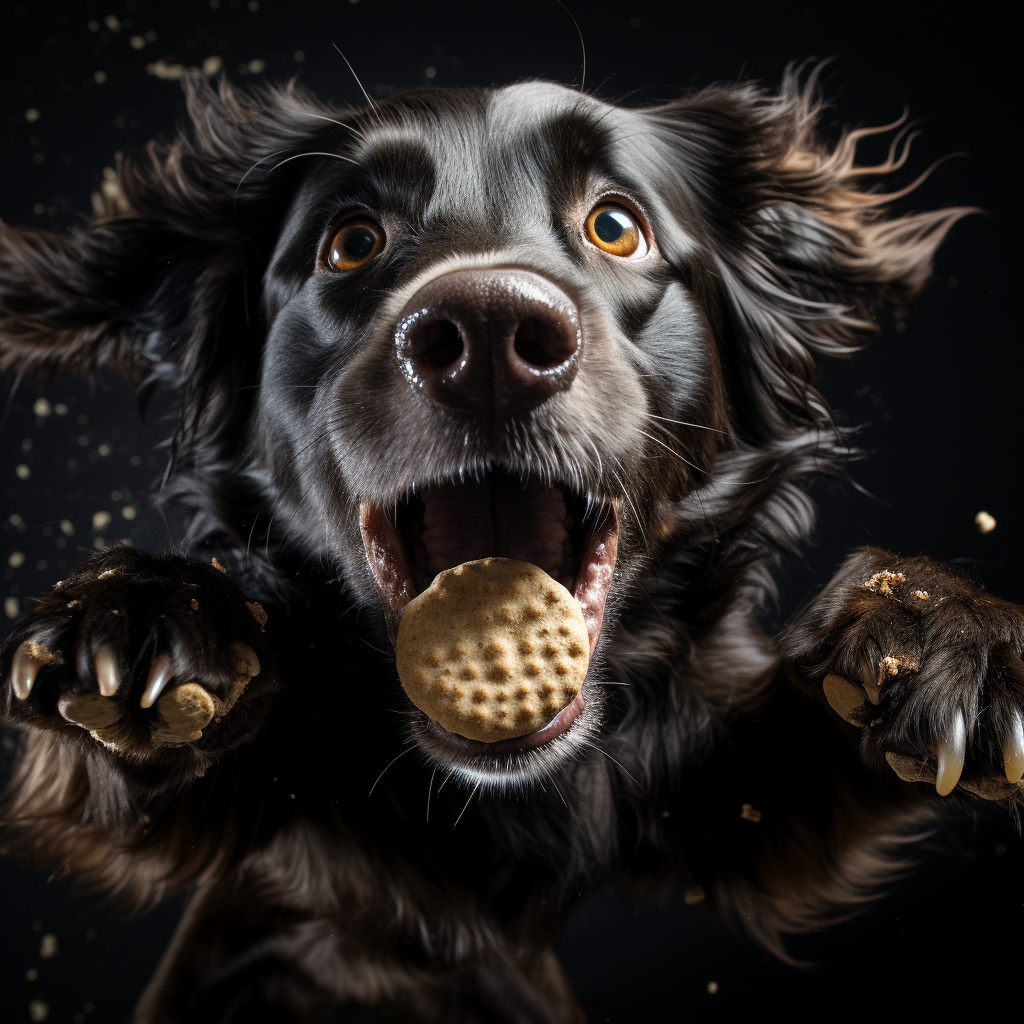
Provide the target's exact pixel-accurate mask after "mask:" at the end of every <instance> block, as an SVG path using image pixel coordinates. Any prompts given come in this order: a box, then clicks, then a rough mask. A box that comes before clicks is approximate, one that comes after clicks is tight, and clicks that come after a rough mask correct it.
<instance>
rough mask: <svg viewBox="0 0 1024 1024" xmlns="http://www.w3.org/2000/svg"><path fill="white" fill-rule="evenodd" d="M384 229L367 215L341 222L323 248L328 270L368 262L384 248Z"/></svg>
mask: <svg viewBox="0 0 1024 1024" xmlns="http://www.w3.org/2000/svg"><path fill="white" fill-rule="evenodd" d="M386 240H387V239H386V237H385V235H384V229H383V228H382V227H381V226H380V225H379V224H378V223H376V222H375V221H372V220H370V219H369V218H368V217H359V218H357V219H356V220H349V221H346V222H345V223H344V224H342V225H341V226H340V227H339V228H338V229H337V231H335V232H334V235H333V236H332V238H331V240H330V242H329V243H328V245H327V248H326V249H325V250H324V264H325V265H326V267H327V269H328V270H355V268H356V267H361V266H362V265H363V264H364V263H369V262H370V260H372V259H373V257H374V256H376V255H377V253H379V252H380V251H381V249H383V248H384V242H385V241H386Z"/></svg>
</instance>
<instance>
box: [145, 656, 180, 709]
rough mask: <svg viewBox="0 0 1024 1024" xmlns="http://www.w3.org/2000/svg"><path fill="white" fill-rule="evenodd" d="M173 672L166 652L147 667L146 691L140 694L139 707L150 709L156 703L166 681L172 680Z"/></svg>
mask: <svg viewBox="0 0 1024 1024" xmlns="http://www.w3.org/2000/svg"><path fill="white" fill-rule="evenodd" d="M175 672H176V669H175V667H174V662H173V661H171V656H170V655H169V654H168V653H167V652H166V651H164V653H163V654H158V655H157V656H156V657H155V658H154V659H153V663H152V664H151V665H150V666H149V675H148V676H147V677H146V689H145V690H143V692H142V700H140V701H139V707H141V708H151V707H152V706H153V705H154V704H155V703H156V699H157V697H159V696H160V694H161V693H162V692H163V689H164V687H165V686H166V685H167V682H168V680H169V679H173V678H174V674H175Z"/></svg>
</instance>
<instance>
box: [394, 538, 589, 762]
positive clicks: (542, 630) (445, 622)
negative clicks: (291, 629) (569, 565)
mask: <svg viewBox="0 0 1024 1024" xmlns="http://www.w3.org/2000/svg"><path fill="white" fill-rule="evenodd" d="M396 647H397V662H398V677H399V679H400V680H401V682H402V686H403V687H404V688H405V692H406V693H407V694H408V695H409V699H410V700H411V701H412V702H413V703H414V704H415V705H416V707H418V708H419V709H420V710H421V711H422V712H423V713H424V714H426V715H427V716H428V717H429V718H432V719H433V720H434V721H435V722H438V723H439V724H440V725H442V726H443V727H444V728H445V729H447V730H448V731H449V732H453V733H457V734H458V735H460V736H465V737H466V738H467V739H472V740H482V741H483V742H485V743H494V742H496V741H498V740H504V739H511V738H513V737H516V736H525V735H527V734H528V733H531V732H536V731H537V730H538V729H540V728H542V727H543V726H545V725H546V724H547V723H548V722H550V721H551V719H552V718H554V717H555V715H557V714H558V712H559V711H561V710H562V709H563V708H565V707H566V706H567V705H569V704H570V703H571V702H572V701H573V700H574V699H575V697H576V695H577V694H578V693H579V692H580V690H581V689H582V688H583V680H584V679H585V678H586V675H587V666H588V665H589V663H590V639H589V637H588V635H587V626H586V622H585V621H584V619H583V609H582V607H581V606H580V603H579V602H578V601H577V600H576V599H575V598H574V597H573V596H572V594H570V593H569V591H568V590H566V589H565V587H563V586H562V585H561V584H560V583H558V582H557V581H556V580H554V579H552V578H551V577H550V576H549V575H548V574H547V573H546V572H544V570H543V569H541V568H539V567H538V566H536V565H532V564H531V563H529V562H520V561H517V560H515V559H511V558H481V559H478V560H477V561H473V562H464V563H463V564H462V565H457V566H455V568H454V569H448V570H446V571H445V572H442V573H439V574H438V576H437V577H436V578H435V579H434V582H433V583H432V584H431V585H430V586H429V587H428V588H427V589H426V590H425V591H423V593H422V594H420V595H418V596H417V597H415V598H413V600H412V601H410V602H409V604H408V605H406V607H405V609H404V611H403V612H402V618H401V620H400V622H399V625H398V640H397V644H396Z"/></svg>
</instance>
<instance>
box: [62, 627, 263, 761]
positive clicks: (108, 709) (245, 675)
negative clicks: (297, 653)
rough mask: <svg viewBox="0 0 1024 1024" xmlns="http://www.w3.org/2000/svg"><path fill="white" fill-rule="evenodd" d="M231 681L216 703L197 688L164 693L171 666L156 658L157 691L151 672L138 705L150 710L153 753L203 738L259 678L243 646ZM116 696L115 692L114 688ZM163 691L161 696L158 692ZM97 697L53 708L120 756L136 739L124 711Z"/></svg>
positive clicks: (65, 700)
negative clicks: (155, 747)
mask: <svg viewBox="0 0 1024 1024" xmlns="http://www.w3.org/2000/svg"><path fill="white" fill-rule="evenodd" d="M231 650H232V654H233V656H234V669H235V677H234V680H233V682H232V685H231V689H230V691H229V692H228V694H227V696H226V697H224V698H219V697H216V696H214V695H213V694H212V693H210V692H209V690H207V689H206V688H205V687H204V686H202V685H200V684H199V683H198V682H194V681H193V682H186V683H181V684H179V685H177V686H173V687H171V688H170V689H167V690H164V689H163V684H164V683H166V681H167V680H168V679H170V678H172V677H173V676H174V666H173V664H172V662H171V660H170V657H169V656H168V655H166V654H161V655H159V656H158V657H157V658H156V659H155V660H154V662H153V666H154V669H155V670H156V673H155V674H156V676H157V677H158V679H159V680H160V688H159V690H157V691H156V692H153V677H154V671H153V670H151V671H150V681H149V684H148V685H147V688H146V693H145V694H144V695H143V698H142V700H141V702H140V707H141V708H143V709H146V708H149V707H153V708H154V710H155V712H156V715H155V721H154V722H153V723H152V726H151V732H150V739H151V742H152V743H153V745H154V746H157V747H174V746H181V745H182V744H185V743H194V742H195V741H196V740H198V739H200V738H201V737H202V735H203V730H204V729H205V728H206V727H207V726H208V725H209V724H210V722H211V721H214V719H216V720H217V721H220V719H221V718H222V717H223V716H224V715H226V714H227V713H228V712H229V711H230V710H231V708H232V707H234V704H235V702H236V701H237V700H238V698H239V697H240V696H241V695H242V692H243V691H244V690H245V687H246V686H247V685H248V683H249V680H250V679H252V678H253V677H254V676H257V675H259V673H260V663H259V659H258V658H257V657H256V654H255V652H254V651H253V650H252V649H251V648H250V647H248V646H246V645H245V644H232V645H231ZM115 690H116V687H115ZM160 691H163V692H160ZM112 696H113V691H112V692H111V693H110V695H106V694H105V693H104V692H103V686H102V680H101V692H100V693H83V694H73V693H65V694H64V695H63V696H61V697H60V699H59V700H58V702H57V707H58V710H59V711H60V713H61V715H62V716H63V718H64V719H66V720H67V721H68V722H71V723H72V724H74V725H77V726H80V727H81V728H82V729H85V730H86V731H87V732H88V733H89V735H90V736H92V737H93V739H95V740H97V741H99V742H100V743H102V744H103V745H104V746H106V747H109V748H110V749H111V750H115V751H118V752H119V753H123V752H125V751H127V750H128V749H129V748H130V747H131V746H132V745H133V744H134V743H135V742H137V739H136V738H135V736H134V735H133V733H134V730H133V729H132V728H131V726H130V724H129V721H128V720H127V719H126V716H127V715H128V714H129V709H128V708H126V707H125V706H124V705H122V704H119V703H117V702H116V701H115V700H113V699H111V698H112Z"/></svg>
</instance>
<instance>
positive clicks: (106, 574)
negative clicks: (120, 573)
mask: <svg viewBox="0 0 1024 1024" xmlns="http://www.w3.org/2000/svg"><path fill="white" fill-rule="evenodd" d="M116 575H117V570H116V569H106V570H104V571H103V572H101V573H100V574H99V576H97V577H96V578H97V579H100V580H109V579H110V577H111V576H116Z"/></svg>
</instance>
